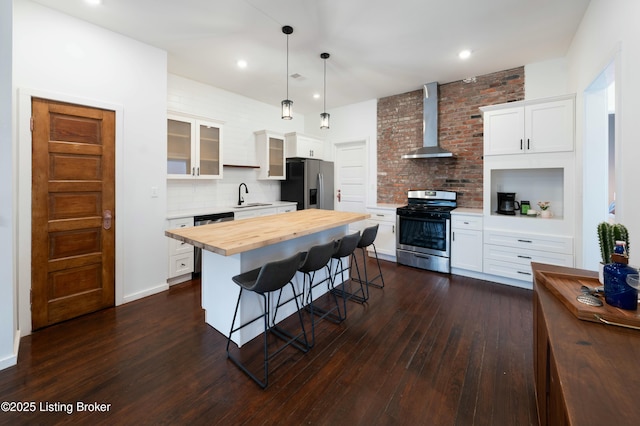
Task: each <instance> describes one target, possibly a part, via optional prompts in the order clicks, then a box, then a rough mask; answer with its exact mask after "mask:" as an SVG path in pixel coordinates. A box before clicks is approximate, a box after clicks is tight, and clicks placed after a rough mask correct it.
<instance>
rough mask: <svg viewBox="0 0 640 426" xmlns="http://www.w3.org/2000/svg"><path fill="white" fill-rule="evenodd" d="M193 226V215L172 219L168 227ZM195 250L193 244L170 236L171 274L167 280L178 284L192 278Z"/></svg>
mask: <svg viewBox="0 0 640 426" xmlns="http://www.w3.org/2000/svg"><path fill="white" fill-rule="evenodd" d="M191 226H193V217H185V218H180V219H171V220H169V223H168V225H167V229H178V228H188V227H191ZM193 257H194V251H193V246H192V245H191V244H187V243H185V242H182V241H178V240H175V239H173V238H169V275H168V279H167V281H168V282H169V283H170V284H177V283H180V282H183V281H187V280H190V279H191V273H192V272H193V261H194V259H193Z"/></svg>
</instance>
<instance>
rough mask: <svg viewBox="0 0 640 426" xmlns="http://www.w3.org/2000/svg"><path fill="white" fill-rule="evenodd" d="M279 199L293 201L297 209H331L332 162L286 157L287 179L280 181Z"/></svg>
mask: <svg viewBox="0 0 640 426" xmlns="http://www.w3.org/2000/svg"><path fill="white" fill-rule="evenodd" d="M280 199H281V200H282V201H295V202H296V203H298V210H303V209H324V210H333V163H332V162H330V161H322V160H313V159H309V158H287V179H286V180H283V181H281V182H280Z"/></svg>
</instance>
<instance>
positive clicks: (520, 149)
mask: <svg viewBox="0 0 640 426" xmlns="http://www.w3.org/2000/svg"><path fill="white" fill-rule="evenodd" d="M520 150H521V151H522V139H520Z"/></svg>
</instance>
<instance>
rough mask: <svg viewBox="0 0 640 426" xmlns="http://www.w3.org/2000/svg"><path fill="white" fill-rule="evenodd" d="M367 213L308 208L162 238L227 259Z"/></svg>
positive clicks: (170, 233) (174, 232) (185, 230)
mask: <svg viewBox="0 0 640 426" xmlns="http://www.w3.org/2000/svg"><path fill="white" fill-rule="evenodd" d="M369 216H370V215H369V214H368V213H353V212H341V211H335V210H319V209H308V210H298V211H295V212H290V213H282V214H275V215H270V216H261V217H255V218H250V219H242V220H237V221H230V222H220V223H214V224H211V225H204V226H194V227H190V228H180V229H172V230H169V231H165V235H166V236H167V237H170V238H174V239H176V240H179V241H183V242H185V243H187V244H191V245H193V246H195V247H199V248H201V249H204V250H208V251H211V252H213V253H217V254H220V255H222V256H231V255H234V254H237V253H242V252H246V251H249V250H254V249H257V248H262V247H266V246H269V245H271V244H276V243H279V242H282V241H287V240H291V239H293V238H298V237H301V236H304V235H309V234H313V233H316V232H320V231H324V230H327V229H331V228H335V227H338V226H342V225H348V224H349V223H353V222H358V221H361V220H365V219H367V218H368V217H369Z"/></svg>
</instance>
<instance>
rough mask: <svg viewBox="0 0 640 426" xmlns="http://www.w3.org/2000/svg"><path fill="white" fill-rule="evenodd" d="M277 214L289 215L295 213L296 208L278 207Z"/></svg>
mask: <svg viewBox="0 0 640 426" xmlns="http://www.w3.org/2000/svg"><path fill="white" fill-rule="evenodd" d="M276 211H277V213H289V212H295V211H296V206H282V207H278V208H277V209H276Z"/></svg>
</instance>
